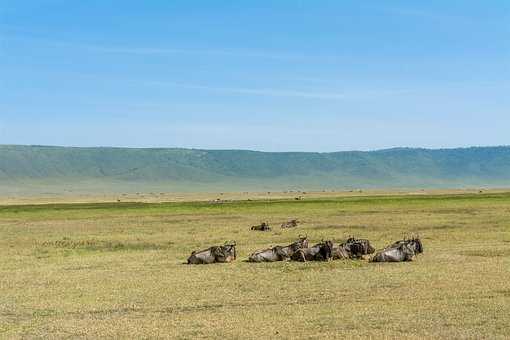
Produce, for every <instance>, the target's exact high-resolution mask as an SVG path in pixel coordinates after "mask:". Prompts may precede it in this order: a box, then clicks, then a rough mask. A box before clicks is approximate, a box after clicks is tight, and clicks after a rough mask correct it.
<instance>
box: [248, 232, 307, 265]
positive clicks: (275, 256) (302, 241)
mask: <svg viewBox="0 0 510 340" xmlns="http://www.w3.org/2000/svg"><path fill="white" fill-rule="evenodd" d="M302 248H308V239H307V237H306V236H300V237H299V240H297V241H296V242H293V243H291V244H289V245H288V246H283V247H282V246H276V247H272V248H267V249H262V250H257V251H256V252H254V253H253V254H251V255H250V257H249V258H248V262H276V261H285V260H288V259H290V257H291V256H292V255H293V254H294V253H295V252H296V251H297V250H299V249H302Z"/></svg>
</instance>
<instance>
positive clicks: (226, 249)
mask: <svg viewBox="0 0 510 340" xmlns="http://www.w3.org/2000/svg"><path fill="white" fill-rule="evenodd" d="M235 259H236V244H235V242H234V243H232V244H225V245H223V246H213V247H210V248H208V249H205V250H201V251H194V252H192V253H191V256H190V257H189V258H188V264H210V263H215V262H219V263H225V262H231V261H234V260H235Z"/></svg>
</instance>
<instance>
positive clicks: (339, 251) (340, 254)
mask: <svg viewBox="0 0 510 340" xmlns="http://www.w3.org/2000/svg"><path fill="white" fill-rule="evenodd" d="M331 258H332V259H333V260H347V259H350V258H351V253H350V251H349V250H348V249H347V248H346V247H345V246H344V245H342V244H340V245H338V246H336V247H335V246H333V250H332V251H331Z"/></svg>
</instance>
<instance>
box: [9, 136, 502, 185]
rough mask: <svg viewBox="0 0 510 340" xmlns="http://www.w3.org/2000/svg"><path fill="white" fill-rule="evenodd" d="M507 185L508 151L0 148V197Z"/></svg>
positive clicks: (481, 149) (496, 148)
mask: <svg viewBox="0 0 510 340" xmlns="http://www.w3.org/2000/svg"><path fill="white" fill-rule="evenodd" d="M508 185H510V147H483V148H465V149H442V150H428V149H408V148H397V149H388V150H380V151H371V152H358V151H352V152H334V153H309V152H282V153H272V152H256V151H241V150H194V149H131V148H70V147H49V146H18V145H4V146H0V193H3V194H11V193H25V192H26V193H29V192H34V193H44V192H52V193H58V192H62V191H71V192H134V191H227V190H230V191H240V190H269V189H271V190H287V189H307V190H312V189H349V188H374V187H377V188H389V187H408V188H410V187H451V188H454V187H468V186H508Z"/></svg>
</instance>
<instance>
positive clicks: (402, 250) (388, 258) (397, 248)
mask: <svg viewBox="0 0 510 340" xmlns="http://www.w3.org/2000/svg"><path fill="white" fill-rule="evenodd" d="M421 253H423V245H422V243H421V240H420V239H419V238H418V237H415V238H412V239H410V240H401V241H397V242H395V243H393V244H392V245H391V246H389V247H387V248H385V249H384V250H382V251H380V252H378V253H377V254H375V256H374V257H373V258H372V259H371V260H370V261H371V262H403V261H412V260H413V258H414V256H415V255H416V254H421Z"/></svg>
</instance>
